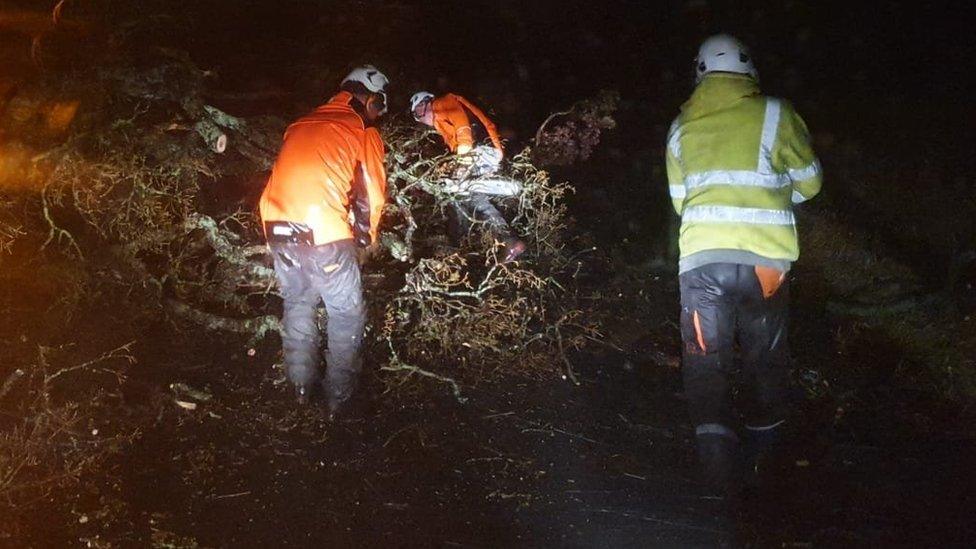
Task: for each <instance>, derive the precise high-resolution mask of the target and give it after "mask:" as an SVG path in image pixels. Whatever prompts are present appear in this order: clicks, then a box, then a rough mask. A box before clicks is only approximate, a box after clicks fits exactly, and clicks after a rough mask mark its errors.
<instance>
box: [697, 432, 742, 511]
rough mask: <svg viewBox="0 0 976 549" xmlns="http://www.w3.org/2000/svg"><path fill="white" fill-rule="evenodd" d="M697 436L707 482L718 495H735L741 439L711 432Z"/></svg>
mask: <svg viewBox="0 0 976 549" xmlns="http://www.w3.org/2000/svg"><path fill="white" fill-rule="evenodd" d="M696 438H697V447H698V461H699V462H700V463H701V466H702V476H703V478H704V481H705V483H706V484H707V485H708V487H709V488H710V489H712V490H715V491H716V492H717V494H718V495H722V496H727V495H733V494H734V493H735V492H736V489H737V487H738V482H737V475H736V472H737V470H738V467H737V464H738V461H739V441H738V440H736V439H735V438H734V437H731V436H727V435H719V434H711V433H709V434H701V435H698V436H697V437H696Z"/></svg>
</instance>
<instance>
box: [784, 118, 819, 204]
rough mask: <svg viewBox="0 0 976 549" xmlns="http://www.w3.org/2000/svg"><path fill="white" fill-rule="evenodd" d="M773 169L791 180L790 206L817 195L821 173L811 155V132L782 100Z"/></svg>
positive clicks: (812, 153)
mask: <svg viewBox="0 0 976 549" xmlns="http://www.w3.org/2000/svg"><path fill="white" fill-rule="evenodd" d="M776 141H777V143H776V150H775V151H774V153H773V161H774V165H773V168H774V169H775V170H776V171H777V172H781V173H782V172H785V173H787V174H789V176H790V179H791V180H792V181H793V203H794V204H799V203H801V202H805V201H807V200H810V199H811V198H813V197H814V196H816V195H817V193H819V192H820V187H821V185H822V184H823V173H822V170H821V167H820V161H819V160H818V159H817V155H816V154H815V153H814V152H813V146H812V144H811V143H810V132H809V131H808V130H807V125H806V123H804V122H803V119H802V118H800V115H799V114H797V113H796V111H795V110H793V107H792V105H790V104H789V103H787V102H785V101H783V112H782V115H781V118H780V127H779V129H778V138H777V140H776Z"/></svg>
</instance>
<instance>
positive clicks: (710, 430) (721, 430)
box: [695, 423, 739, 440]
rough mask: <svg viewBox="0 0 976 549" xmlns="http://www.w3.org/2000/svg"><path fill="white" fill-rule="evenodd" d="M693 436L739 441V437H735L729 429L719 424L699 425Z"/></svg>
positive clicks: (733, 432)
mask: <svg viewBox="0 0 976 549" xmlns="http://www.w3.org/2000/svg"><path fill="white" fill-rule="evenodd" d="M695 435H696V436H702V435H721V436H723V437H729V438H731V439H733V440H739V437H738V436H736V434H735V431H733V430H732V429H729V428H728V427H726V426H725V425H722V424H721V423H702V424H701V425H696V426H695Z"/></svg>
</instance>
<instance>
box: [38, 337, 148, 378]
mask: <svg viewBox="0 0 976 549" xmlns="http://www.w3.org/2000/svg"><path fill="white" fill-rule="evenodd" d="M135 343H136V340H134V339H133V340H132V341H130V342H128V343H126V344H125V345H120V346H119V347H116V348H115V349H112V350H111V351H108V352H106V353H102V355H101V356H99V357H97V358H93V359H92V360H89V361H87V362H84V363H82V364H77V365H75V366H70V367H68V368H61V369H60V370H58V371H56V372H54V373H53V374H46V375H45V376H44V385H45V386H46V385H48V384H50V383H51V382H52V381H54V380H55V379H57V378H58V377H60V376H62V375H64V374H67V373H69V372H74V371H76V370H83V369H85V368H88V367H91V366H94V365H95V364H98V363H100V362H105V361H106V360H111V359H113V358H123V359H125V360H126V361H127V362H128V363H129V364H133V363H135V361H136V357H134V356H132V346H133V345H135ZM48 349H49V348H48V347H41V351H40V352H41V355H42V358H43V360H44V362H45V363H47V357H46V351H47V350H48Z"/></svg>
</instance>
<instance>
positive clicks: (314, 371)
mask: <svg viewBox="0 0 976 549" xmlns="http://www.w3.org/2000/svg"><path fill="white" fill-rule="evenodd" d="M271 253H272V255H273V256H274V269H275V274H276V275H277V278H278V283H279V284H280V286H281V295H282V298H283V299H284V316H283V318H282V347H283V349H284V356H285V366H286V367H287V371H288V378H289V379H290V380H291V381H292V383H294V384H296V385H299V386H301V385H306V386H307V385H311V384H313V383H316V382H317V381H318V377H319V374H318V367H319V357H320V355H319V353H320V347H319V345H320V339H321V338H320V335H319V329H318V325H317V323H316V309H317V307H318V304H319V301H320V300H321V301H322V302H324V303H325V310H326V313H327V314H328V326H327V329H326V331H327V334H328V350H327V352H326V373H325V383H324V388H325V390H326V395H327V396H328V399H329V405H330V407H336V406H339V405H340V404H342V403H343V402H345V401H346V400H347V399H348V398H349V397H350V396H352V393H353V391H354V390H355V388H356V383H357V381H358V378H359V372H360V370H362V358H361V356H360V350H361V347H362V340H363V329H364V327H365V325H366V308H365V305H364V303H363V290H362V282H361V279H360V272H359V263H358V262H357V258H356V245H355V243H354V241H353V240H352V239H349V240H339V241H337V242H331V243H329V244H323V245H320V246H310V245H308V244H302V243H273V244H271Z"/></svg>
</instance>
